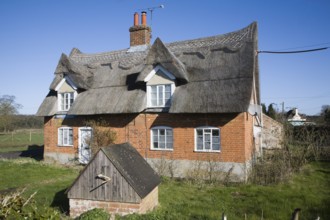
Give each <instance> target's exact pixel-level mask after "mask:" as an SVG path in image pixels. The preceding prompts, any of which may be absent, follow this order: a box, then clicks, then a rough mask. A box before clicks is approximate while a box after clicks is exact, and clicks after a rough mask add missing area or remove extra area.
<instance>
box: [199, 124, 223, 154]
mask: <svg viewBox="0 0 330 220" xmlns="http://www.w3.org/2000/svg"><path fill="white" fill-rule="evenodd" d="M195 151H207V152H220V129H219V128H215V127H200V128H196V129H195Z"/></svg>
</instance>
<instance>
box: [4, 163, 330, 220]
mask: <svg viewBox="0 0 330 220" xmlns="http://www.w3.org/2000/svg"><path fill="white" fill-rule="evenodd" d="M0 168H1V169H0V190H8V189H10V188H19V189H22V188H26V191H25V195H26V196H29V195H31V194H32V193H34V192H35V191H37V194H36V196H35V200H36V202H37V203H38V204H45V205H47V206H51V207H57V208H59V209H60V210H62V211H63V212H67V211H68V200H67V198H66V195H65V194H64V191H65V190H66V188H67V187H69V186H70V185H71V184H72V182H73V181H74V179H75V178H76V177H77V176H78V173H79V170H78V169H76V168H68V167H63V166H53V165H48V164H44V163H42V162H36V161H34V160H31V159H18V160H0ZM329 185H330V163H329V162H327V163H326V162H323V163H312V164H309V165H307V166H305V167H304V169H303V170H302V171H301V173H300V174H299V175H296V176H294V177H293V178H292V180H290V181H289V182H287V183H283V184H279V185H274V186H255V185H248V184H241V185H232V186H221V185H207V184H199V185H196V184H192V183H189V182H187V181H174V180H169V179H165V180H164V181H163V182H162V183H161V185H160V188H159V202H160V206H159V207H158V208H157V209H156V210H154V211H152V212H150V213H149V214H146V215H130V216H126V217H123V219H220V216H221V215H222V213H223V212H224V213H226V215H227V219H228V220H235V219H240V220H242V219H245V216H246V219H248V220H253V219H256V220H260V219H261V217H262V216H263V219H264V220H267V219H271V220H277V219H280V220H281V219H290V217H291V214H292V212H293V210H294V209H295V208H301V209H302V211H301V214H300V218H299V220H305V219H306V220H307V219H316V218H317V217H318V216H320V218H321V219H330V209H329V207H330V188H329Z"/></svg>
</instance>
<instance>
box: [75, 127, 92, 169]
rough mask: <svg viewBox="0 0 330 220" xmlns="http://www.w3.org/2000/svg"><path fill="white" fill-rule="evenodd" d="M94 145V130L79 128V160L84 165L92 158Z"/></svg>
mask: <svg viewBox="0 0 330 220" xmlns="http://www.w3.org/2000/svg"><path fill="white" fill-rule="evenodd" d="M91 143H92V128H90V127H83V128H79V148H78V158H79V162H80V163H82V164H87V163H88V162H89V160H90V159H91V156H92V150H91Z"/></svg>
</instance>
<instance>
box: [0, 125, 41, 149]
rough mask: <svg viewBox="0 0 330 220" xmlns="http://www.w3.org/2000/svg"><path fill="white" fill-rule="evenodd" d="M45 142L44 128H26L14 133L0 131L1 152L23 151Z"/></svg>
mask: <svg viewBox="0 0 330 220" xmlns="http://www.w3.org/2000/svg"><path fill="white" fill-rule="evenodd" d="M43 143H44V134H43V130H42V129H26V130H19V131H16V132H12V133H0V152H9V151H23V150H27V149H28V147H29V146H33V145H34V146H41V145H43Z"/></svg>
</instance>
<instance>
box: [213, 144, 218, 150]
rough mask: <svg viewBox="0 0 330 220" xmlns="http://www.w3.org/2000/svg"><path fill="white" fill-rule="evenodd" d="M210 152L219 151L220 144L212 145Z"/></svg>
mask: <svg viewBox="0 0 330 220" xmlns="http://www.w3.org/2000/svg"><path fill="white" fill-rule="evenodd" d="M212 150H220V144H214V143H213V144H212Z"/></svg>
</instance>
